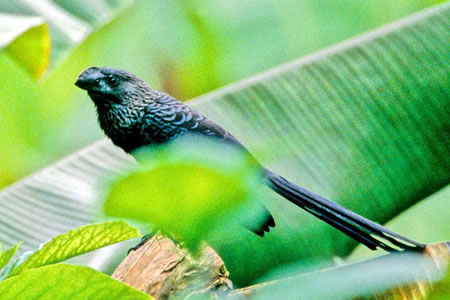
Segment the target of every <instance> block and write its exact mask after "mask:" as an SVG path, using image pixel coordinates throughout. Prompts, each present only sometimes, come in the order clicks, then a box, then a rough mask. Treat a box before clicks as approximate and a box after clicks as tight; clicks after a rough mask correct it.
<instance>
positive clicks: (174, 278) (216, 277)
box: [112, 234, 232, 299]
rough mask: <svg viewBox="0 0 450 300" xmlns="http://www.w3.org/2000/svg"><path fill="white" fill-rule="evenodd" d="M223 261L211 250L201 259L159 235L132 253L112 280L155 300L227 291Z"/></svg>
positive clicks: (202, 253)
mask: <svg viewBox="0 0 450 300" xmlns="http://www.w3.org/2000/svg"><path fill="white" fill-rule="evenodd" d="M228 275H229V274H228V271H227V270H226V268H225V264H224V262H223V260H222V259H221V258H220V257H219V255H217V253H216V252H215V251H214V250H213V249H212V248H211V247H205V248H204V249H203V250H202V252H201V254H200V255H199V256H198V257H195V258H194V257H193V256H192V255H191V254H189V253H188V251H186V250H184V249H181V248H180V247H179V246H177V245H176V244H175V243H174V242H173V241H172V240H170V239H168V238H166V237H163V236H161V235H159V234H157V235H155V236H153V237H152V238H151V239H149V240H148V241H147V242H146V243H145V244H144V245H143V246H141V247H140V248H139V249H137V250H136V251H133V252H131V253H130V254H129V255H128V256H127V257H126V258H125V259H124V260H123V261H122V263H121V264H120V265H119V266H118V267H117V269H116V270H115V271H114V273H113V274H112V277H113V278H115V279H117V280H120V281H122V282H124V283H126V284H128V285H130V286H132V287H134V288H136V289H138V290H140V291H143V292H145V293H147V294H149V295H151V296H153V297H154V298H155V299H167V298H169V297H170V296H172V295H175V294H179V293H182V294H183V295H189V294H192V293H206V292H210V291H218V292H224V291H227V290H229V289H231V286H232V284H231V281H230V280H229V279H228Z"/></svg>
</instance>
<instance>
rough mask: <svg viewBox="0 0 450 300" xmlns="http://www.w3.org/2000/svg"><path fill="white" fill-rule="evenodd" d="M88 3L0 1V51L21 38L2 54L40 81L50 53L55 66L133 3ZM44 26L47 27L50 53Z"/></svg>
mask: <svg viewBox="0 0 450 300" xmlns="http://www.w3.org/2000/svg"><path fill="white" fill-rule="evenodd" d="M91 2H92V1H70V2H69V1H49V0H41V1H32V0H15V1H1V2H0V23H1V24H2V25H0V29H1V31H0V32H1V33H0V49H2V48H4V44H5V43H8V44H9V43H10V42H11V41H12V40H14V39H16V38H17V37H18V36H19V35H20V34H22V35H23V37H22V38H17V42H16V43H15V44H14V43H13V44H10V45H9V47H8V48H7V49H6V50H7V51H9V52H10V53H11V54H12V55H13V57H14V58H15V59H17V60H18V61H19V62H20V63H21V64H22V65H24V66H25V68H26V69H28V71H29V72H30V73H31V74H32V75H33V76H34V77H40V75H42V74H43V72H44V71H45V70H46V68H47V66H48V64H49V55H50V53H51V62H52V64H53V65H55V64H56V63H57V62H58V61H59V60H60V59H61V58H62V56H63V55H64V54H65V53H67V52H68V51H69V50H71V49H72V48H73V47H74V46H76V45H78V44H79V43H81V42H82V41H83V40H84V39H85V38H86V37H87V36H88V35H89V34H90V33H91V32H92V31H93V30H94V29H96V28H98V27H100V26H102V25H104V24H105V23H107V22H109V21H110V20H111V19H113V18H114V17H115V16H116V15H117V13H118V12H120V11H121V10H123V8H125V7H127V6H129V5H130V4H131V3H132V2H133V0H119V1H107V0H101V1H95V3H94V4H92V3H91ZM58 4H59V5H61V6H59V5H58ZM5 13H6V14H5ZM44 22H45V23H44ZM47 24H49V25H50V33H51V34H50V36H51V51H50V45H49V42H50V36H49V32H48V28H47ZM25 54H26V55H25Z"/></svg>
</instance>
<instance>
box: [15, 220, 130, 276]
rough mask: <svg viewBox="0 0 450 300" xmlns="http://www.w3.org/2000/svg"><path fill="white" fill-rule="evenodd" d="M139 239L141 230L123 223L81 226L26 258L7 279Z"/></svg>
mask: <svg viewBox="0 0 450 300" xmlns="http://www.w3.org/2000/svg"><path fill="white" fill-rule="evenodd" d="M138 236H139V232H138V230H137V229H136V228H135V227H133V226H130V225H128V224H127V223H125V222H123V221H111V222H105V223H98V224H92V225H86V226H81V227H78V228H76V229H74V230H71V231H69V232H67V233H64V234H61V235H58V236H56V237H55V238H53V239H52V240H51V241H50V242H48V243H46V244H44V245H43V246H42V247H41V248H40V249H39V250H37V251H36V252H34V253H33V254H31V255H29V256H27V257H26V259H25V261H24V262H23V263H21V264H20V265H19V266H18V267H17V268H16V269H14V270H12V271H11V273H10V274H9V275H8V277H12V276H15V275H18V274H20V273H22V272H24V271H25V270H28V269H32V268H38V267H42V266H45V265H50V264H55V263H58V262H61V261H64V260H66V259H69V258H71V257H74V256H77V255H81V254H84V253H87V252H90V251H93V250H96V249H98V248H102V247H105V246H108V245H111V244H115V243H118V242H121V241H124V240H127V239H131V238H135V237H138Z"/></svg>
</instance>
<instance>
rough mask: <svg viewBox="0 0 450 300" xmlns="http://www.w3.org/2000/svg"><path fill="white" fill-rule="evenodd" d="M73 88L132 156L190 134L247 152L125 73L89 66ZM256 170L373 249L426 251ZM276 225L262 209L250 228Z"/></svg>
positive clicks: (261, 231) (261, 233)
mask: <svg viewBox="0 0 450 300" xmlns="http://www.w3.org/2000/svg"><path fill="white" fill-rule="evenodd" d="M75 85H76V86H77V87H79V88H81V89H83V90H86V91H87V93H88V95H89V97H90V98H91V100H92V101H93V102H94V105H95V107H96V110H97V117H98V122H99V125H100V127H101V129H102V130H103V131H104V133H105V135H106V136H107V137H109V138H110V139H111V141H112V142H113V144H115V145H116V146H118V147H120V148H122V149H123V150H124V151H125V152H127V153H129V154H131V155H132V154H133V153H134V152H135V151H137V150H138V149H141V148H142V147H148V146H153V145H164V144H166V143H169V142H171V141H174V140H175V139H178V138H179V137H181V136H185V135H189V134H195V135H200V136H205V137H208V138H212V139H214V140H216V141H218V142H221V143H222V142H223V143H226V144H228V145H232V146H233V147H234V146H235V147H238V148H240V149H242V150H244V151H246V152H248V150H247V149H246V148H245V147H244V146H243V144H242V143H240V142H239V141H238V140H237V139H236V138H235V137H234V136H233V135H232V134H231V133H230V132H228V131H227V130H225V129H224V128H223V127H221V126H220V125H218V124H217V123H215V122H214V121H212V120H211V119H209V118H207V117H206V116H204V115H203V114H201V113H200V112H198V111H196V110H194V109H193V108H191V107H190V106H189V105H187V104H185V103H183V102H181V101H179V100H177V99H176V98H174V97H172V96H170V95H168V94H166V93H164V92H160V91H157V90H154V89H152V88H151V87H150V86H149V85H148V84H147V83H146V82H145V81H144V80H143V79H141V78H140V77H138V76H137V75H135V74H133V73H131V72H128V71H126V70H122V69H118V68H111V67H96V66H93V67H89V68H87V69H85V70H83V71H82V72H81V73H80V74H79V75H78V77H77V79H76V81H75ZM250 155H251V154H250ZM260 169H261V173H262V177H263V183H264V184H265V185H266V186H268V187H269V188H270V189H272V190H273V191H274V192H276V193H277V194H279V195H280V196H282V197H283V198H285V199H287V200H288V201H290V202H292V203H293V204H294V205H296V206H298V207H300V208H302V209H304V210H306V211H307V212H309V213H310V214H312V215H314V216H315V217H317V218H319V219H320V220H322V221H325V222H326V223H328V224H329V225H331V226H333V227H334V228H336V229H338V230H340V231H341V232H342V233H344V234H346V235H347V236H349V237H350V238H352V239H354V240H356V241H357V242H359V243H362V244H363V245H365V246H366V247H368V248H369V249H371V250H376V249H383V250H385V251H388V252H398V251H404V250H409V251H422V250H423V249H424V248H425V246H426V245H424V244H422V243H419V242H416V241H414V240H411V239H409V238H407V237H404V236H402V235H400V234H398V233H395V232H393V231H391V230H389V229H388V228H386V227H384V226H382V225H380V224H378V223H376V222H373V221H371V220H369V219H367V218H365V217H363V216H361V215H358V214H357V213H355V212H353V211H351V210H349V209H346V208H345V207H343V206H341V205H339V204H337V203H335V202H333V201H330V200H327V199H326V198H324V197H322V196H320V195H317V194H315V193H313V192H311V191H308V190H307V189H305V188H302V187H300V186H298V185H296V184H295V183H292V182H290V181H289V180H287V179H285V178H284V177H282V176H280V175H278V174H276V173H274V172H272V171H270V170H269V169H267V168H265V167H263V166H262V165H261V167H260ZM274 226H275V221H274V218H273V216H272V215H271V214H270V212H269V211H268V210H267V209H266V210H265V218H264V219H263V222H260V224H254V225H253V226H250V228H249V229H250V230H251V231H253V232H254V233H256V234H258V235H259V236H264V234H265V233H266V232H269V231H270V228H271V227H274Z"/></svg>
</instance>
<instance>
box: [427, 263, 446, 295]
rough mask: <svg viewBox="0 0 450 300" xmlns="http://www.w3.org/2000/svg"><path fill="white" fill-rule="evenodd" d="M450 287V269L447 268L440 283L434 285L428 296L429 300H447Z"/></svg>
mask: <svg viewBox="0 0 450 300" xmlns="http://www.w3.org/2000/svg"><path fill="white" fill-rule="evenodd" d="M449 287H450V268H447V272H446V274H445V276H444V277H443V278H442V279H441V280H439V282H437V283H435V284H434V285H433V289H432V290H431V293H430V294H429V295H428V297H427V299H428V300H442V299H447V298H448V296H449V291H448V289H449Z"/></svg>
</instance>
